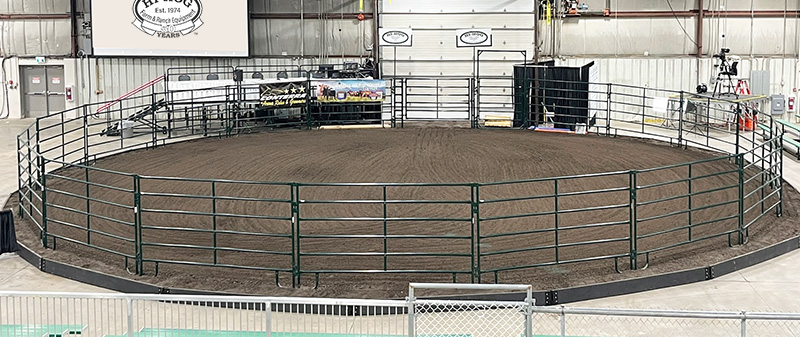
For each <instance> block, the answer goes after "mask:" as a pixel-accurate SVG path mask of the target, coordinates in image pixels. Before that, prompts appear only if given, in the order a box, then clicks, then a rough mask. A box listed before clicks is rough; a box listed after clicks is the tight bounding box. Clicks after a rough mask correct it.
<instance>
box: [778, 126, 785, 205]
mask: <svg viewBox="0 0 800 337" xmlns="http://www.w3.org/2000/svg"><path fill="white" fill-rule="evenodd" d="M783 135H784V133H781V135H780V136H779V137H778V142H779V143H780V144H778V149H780V150H779V152H778V158H777V159H778V160H780V162H779V165H780V167H779V169H778V207H776V212H777V216H778V217H779V218H780V217H782V216H783V152H781V151H783V150H782V149H783Z"/></svg>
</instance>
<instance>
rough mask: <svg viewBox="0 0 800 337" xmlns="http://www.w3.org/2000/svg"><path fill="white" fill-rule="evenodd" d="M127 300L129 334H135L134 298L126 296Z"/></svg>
mask: <svg viewBox="0 0 800 337" xmlns="http://www.w3.org/2000/svg"><path fill="white" fill-rule="evenodd" d="M125 301H126V302H127V309H126V316H127V318H128V320H127V322H128V323H127V325H128V326H127V331H128V336H133V331H134V328H133V299H132V298H130V297H126V298H125ZM99 302H100V301H98V303H99Z"/></svg>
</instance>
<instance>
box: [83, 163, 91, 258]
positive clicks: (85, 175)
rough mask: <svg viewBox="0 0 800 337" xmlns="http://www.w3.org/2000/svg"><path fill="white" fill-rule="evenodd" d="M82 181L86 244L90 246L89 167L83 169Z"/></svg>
mask: <svg viewBox="0 0 800 337" xmlns="http://www.w3.org/2000/svg"><path fill="white" fill-rule="evenodd" d="M83 179H84V182H85V184H86V244H89V245H90V244H92V209H91V203H92V201H91V195H90V194H89V190H90V187H91V186H90V185H89V167H86V166H84V168H83Z"/></svg>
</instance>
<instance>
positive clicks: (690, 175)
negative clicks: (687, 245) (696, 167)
mask: <svg viewBox="0 0 800 337" xmlns="http://www.w3.org/2000/svg"><path fill="white" fill-rule="evenodd" d="M692 175H693V173H692V164H691V163H690V164H689V181H688V183H689V194H688V196H689V241H692V194H693V192H692V190H693V189H692V180H693V179H692Z"/></svg>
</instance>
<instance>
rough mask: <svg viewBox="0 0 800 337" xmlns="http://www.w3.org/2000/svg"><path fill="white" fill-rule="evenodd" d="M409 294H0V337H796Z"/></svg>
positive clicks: (730, 321)
mask: <svg viewBox="0 0 800 337" xmlns="http://www.w3.org/2000/svg"><path fill="white" fill-rule="evenodd" d="M415 285H416V286H417V287H429V286H430V285H431V284H415ZM459 286H460V287H459ZM435 287H436V289H451V290H459V289H460V290H491V291H510V290H519V289H530V286H509V285H475V284H463V285H456V287H453V285H452V284H440V285H437V286H435ZM413 289H414V288H413V287H412V288H411V289H410V290H411V291H410V292H409V297H408V298H407V299H406V300H393V301H386V300H358V299H321V298H275V297H241V296H239V297H234V296H176V295H129V294H111V293H109V294H79V293H28V292H0V336H3V337H6V336H8V337H12V336H13V337H29V336H30V337H40V336H60V337H66V336H78V335H80V336H83V337H95V336H97V337H122V336H125V337H183V336H191V337H251V336H252V337H255V336H267V337H271V336H279V337H308V336H315V337H379V336H386V337H401V336H408V337H414V336H418V337H490V336H491V337H495V336H498V337H503V336H508V337H533V336H536V337H544V336H548V337H549V336H592V337H605V336H607V337H612V336H613V337H621V336H665V337H666V336H704V337H705V336H712V337H714V336H720V337H721V336H742V337H746V336H800V313H763V312H745V311H739V312H735V311H676V310H650V309H648V310H642V309H608V308H575V307H565V306H561V307H537V306H535V305H534V303H533V300H532V297H530V294H531V293H530V292H528V294H529V296H528V297H527V300H525V301H473V300H430V299H417V298H416V297H415V296H414V291H413ZM501 295H508V294H501ZM515 296H517V298H518V297H519V295H518V294H517V295H515Z"/></svg>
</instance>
